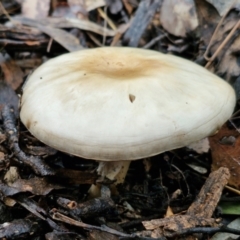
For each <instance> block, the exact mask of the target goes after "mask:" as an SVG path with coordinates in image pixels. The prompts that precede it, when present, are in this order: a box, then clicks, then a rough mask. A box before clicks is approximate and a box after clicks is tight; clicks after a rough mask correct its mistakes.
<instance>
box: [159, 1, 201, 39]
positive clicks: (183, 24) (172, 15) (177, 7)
mask: <svg viewBox="0 0 240 240" xmlns="http://www.w3.org/2000/svg"><path fill="white" fill-rule="evenodd" d="M160 21H161V24H162V26H163V27H164V28H165V29H166V30H167V31H168V32H169V33H171V34H173V35H175V36H180V37H186V36H187V34H188V33H190V32H192V31H194V30H195V29H196V28H197V26H198V17H197V13H196V7H195V3H194V1H193V0H165V1H163V4H162V8H161V12H160Z"/></svg>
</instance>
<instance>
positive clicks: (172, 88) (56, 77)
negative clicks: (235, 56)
mask: <svg viewBox="0 0 240 240" xmlns="http://www.w3.org/2000/svg"><path fill="white" fill-rule="evenodd" d="M235 102H236V97H235V92H234V90H233V88H232V87H231V86H230V85H229V84H228V83H227V82H225V81H224V80H222V79H221V78H219V77H217V76H215V75H214V74H212V73H211V72H209V71H208V70H206V69H204V68H202V67H201V66H198V65H197V64H194V63H192V62H190V61H188V60H185V59H182V58H179V57H176V56H172V55H167V54H162V53H159V52H156V51H152V50H143V49H137V48H127V47H126V48H125V47H102V48H96V49H86V50H81V51H77V52H73V53H68V54H64V55H62V56H59V57H56V58H54V59H51V60H49V61H47V62H46V63H44V64H43V65H42V66H40V67H39V68H38V69H36V70H35V71H34V72H33V74H32V75H31V76H30V77H29V79H28V80H27V82H26V83H25V85H24V87H23V95H22V99H21V112H20V117H21V121H22V122H23V124H24V125H25V126H26V128H27V129H28V130H29V131H30V132H31V133H32V134H33V135H34V136H35V137H36V138H38V139H39V140H40V141H42V142H43V143H45V144H47V145H49V146H51V147H53V148H56V149H58V150H60V151H63V152H66V153H69V154H72V155H75V156H79V157H82V158H86V159H94V160H98V161H100V162H101V163H100V167H99V172H100V173H101V174H102V175H103V176H107V177H108V178H110V179H114V178H116V179H117V183H120V182H123V180H124V178H125V175H126V171H127V169H128V166H129V163H130V161H131V160H137V159H142V158H145V157H150V156H154V155H157V154H159V153H162V152H164V151H167V150H171V149H176V148H180V147H183V146H186V145H188V144H190V143H192V142H195V141H198V140H200V139H203V138H205V137H206V136H209V135H213V134H214V133H215V132H216V131H217V130H218V129H219V128H220V127H221V126H222V125H223V123H224V122H226V120H227V119H228V118H229V117H230V116H231V114H232V112H233V109H234V106H235Z"/></svg>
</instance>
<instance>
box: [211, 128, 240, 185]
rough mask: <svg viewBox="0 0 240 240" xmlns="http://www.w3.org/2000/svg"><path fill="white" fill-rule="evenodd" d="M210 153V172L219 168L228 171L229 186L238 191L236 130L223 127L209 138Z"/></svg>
mask: <svg viewBox="0 0 240 240" xmlns="http://www.w3.org/2000/svg"><path fill="white" fill-rule="evenodd" d="M209 141H210V147H211V153H212V171H215V170H217V169H218V168H220V167H227V168H228V169H229V170H230V174H231V177H230V180H229V184H230V185H232V186H234V187H236V188H238V189H240V138H239V132H238V131H237V130H236V129H229V128H228V127H227V126H226V125H224V126H223V127H222V128H221V129H220V130H219V132H218V133H217V134H216V135H214V136H212V137H210V138H209Z"/></svg>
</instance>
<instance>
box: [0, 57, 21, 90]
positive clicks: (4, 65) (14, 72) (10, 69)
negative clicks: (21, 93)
mask: <svg viewBox="0 0 240 240" xmlns="http://www.w3.org/2000/svg"><path fill="white" fill-rule="evenodd" d="M0 66H1V70H2V72H3V74H4V81H5V82H6V83H7V84H8V85H9V86H10V87H11V88H12V89H13V90H16V89H18V88H19V86H20V85H21V84H22V82H23V72H22V70H21V68H20V67H19V66H18V65H17V64H16V62H15V61H13V60H12V59H11V58H10V56H9V55H8V54H4V55H3V54H1V53H0Z"/></svg>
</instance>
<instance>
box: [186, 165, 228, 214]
mask: <svg viewBox="0 0 240 240" xmlns="http://www.w3.org/2000/svg"><path fill="white" fill-rule="evenodd" d="M229 178H230V173H229V170H228V168H223V167H221V168H219V169H218V170H217V171H214V172H212V173H211V174H210V175H209V177H208V179H207V180H206V182H205V184H204V186H203V187H202V189H201V191H200V193H199V194H198V196H197V198H196V199H195V200H194V202H193V203H192V205H191V206H190V207H189V208H188V211H187V214H188V215H195V216H198V217H204V218H210V217H211V216H212V215H213V212H214V210H215V209H216V207H217V204H218V202H219V200H220V197H221V194H222V191H223V188H224V187H225V185H226V184H227V183H228V179H229Z"/></svg>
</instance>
